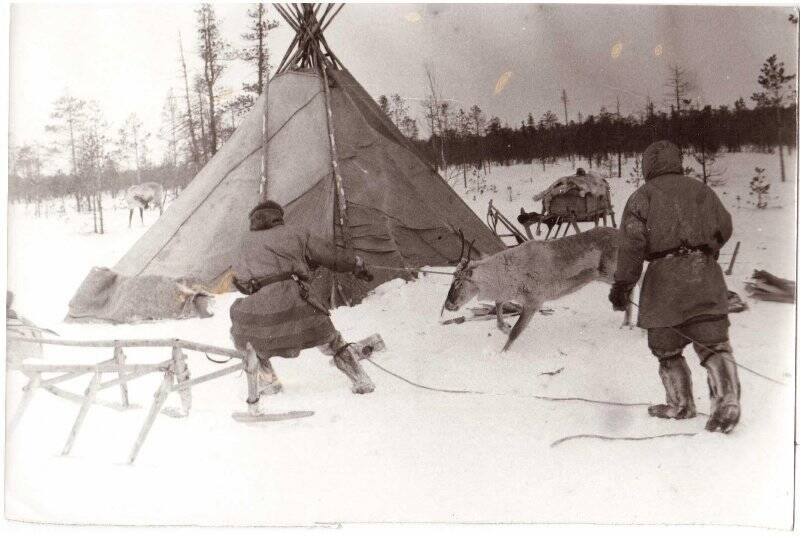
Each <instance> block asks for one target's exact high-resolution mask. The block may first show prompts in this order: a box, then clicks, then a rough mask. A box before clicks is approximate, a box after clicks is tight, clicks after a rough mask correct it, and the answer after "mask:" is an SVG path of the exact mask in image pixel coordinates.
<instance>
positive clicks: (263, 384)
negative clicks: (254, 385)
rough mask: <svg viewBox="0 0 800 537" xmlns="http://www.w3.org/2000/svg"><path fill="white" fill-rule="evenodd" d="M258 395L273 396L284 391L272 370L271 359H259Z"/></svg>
mask: <svg viewBox="0 0 800 537" xmlns="http://www.w3.org/2000/svg"><path fill="white" fill-rule="evenodd" d="M256 377H257V378H258V394H259V395H273V394H276V393H278V392H280V391H282V390H283V385H282V384H281V381H280V380H279V379H278V375H276V374H275V370H274V369H272V364H271V363H270V361H269V358H266V359H264V358H261V357H259V358H258V373H257V375H256Z"/></svg>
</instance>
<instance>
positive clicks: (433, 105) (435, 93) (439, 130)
mask: <svg viewBox="0 0 800 537" xmlns="http://www.w3.org/2000/svg"><path fill="white" fill-rule="evenodd" d="M425 76H426V78H427V79H428V96H427V97H426V98H425V100H424V101H423V102H422V106H423V107H424V108H425V119H427V120H428V127H429V128H430V131H431V140H432V141H433V142H434V148H433V149H434V151H436V146H435V142H436V141H437V139H438V142H439V150H438V151H436V153H437V159H439V161H438V166H437V167H439V168H441V169H442V170H446V169H447V159H446V158H445V150H444V146H445V144H444V136H445V133H444V129H443V125H442V100H441V97H440V95H439V86H438V84H437V83H436V77H435V76H434V74H433V69H432V68H431V66H429V65H425ZM445 112H446V110H445Z"/></svg>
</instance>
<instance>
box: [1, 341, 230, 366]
mask: <svg viewBox="0 0 800 537" xmlns="http://www.w3.org/2000/svg"><path fill="white" fill-rule="evenodd" d="M8 340H9V341H10V340H13V341H27V342H29V343H42V344H43V345H59V346H62V347H118V346H119V347H123V348H124V347H175V346H178V347H181V348H182V349H186V350H189V351H197V352H206V353H209V354H218V355H220V356H230V357H232V358H244V352H242V351H237V350H231V349H226V348H224V347H217V346H215V345H206V344H205V343H195V342H194V341H187V340H185V339H166V338H165V339H113V340H112V339H106V340H102V339H101V340H88V341H79V340H74V339H72V340H71V339H45V338H30V337H20V336H11V337H9V338H8ZM110 362H111V361H109V363H110ZM102 363H105V362H102ZM91 367H94V366H91Z"/></svg>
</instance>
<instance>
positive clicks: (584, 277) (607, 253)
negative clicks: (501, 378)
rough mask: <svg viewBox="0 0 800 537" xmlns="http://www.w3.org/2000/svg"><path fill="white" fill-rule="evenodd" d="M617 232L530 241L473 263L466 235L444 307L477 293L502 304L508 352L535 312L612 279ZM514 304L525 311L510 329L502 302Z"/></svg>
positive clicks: (499, 316)
mask: <svg viewBox="0 0 800 537" xmlns="http://www.w3.org/2000/svg"><path fill="white" fill-rule="evenodd" d="M618 233H619V232H618V231H617V230H616V229H614V228H608V227H597V228H594V229H592V230H589V231H586V232H585V233H579V234H577V235H572V236H569V237H563V238H560V239H556V240H551V241H533V240H532V241H527V242H524V243H522V244H520V245H519V246H515V247H513V248H509V249H507V250H504V251H502V252H498V253H496V254H494V255H491V256H489V257H486V258H484V259H480V260H477V261H471V259H470V254H471V250H472V243H470V244H469V245H468V246H467V248H466V257H465V251H464V246H465V241H464V238H463V236H462V239H461V240H462V244H461V249H462V252H461V261H460V262H459V264H458V266H457V267H456V270H455V272H454V273H453V283H452V285H451V286H450V290H449V292H448V293H447V300H446V301H445V303H444V307H445V308H447V310H448V311H458V309H460V308H461V307H462V306H463V305H464V304H466V303H467V302H469V301H470V300H472V298H473V297H476V296H477V297H478V299H479V300H493V301H494V302H495V304H496V305H497V326H498V328H500V329H501V330H502V331H503V332H504V333H508V334H509V336H508V341H506V344H505V346H504V347H503V351H506V350H508V349H509V347H511V344H512V343H514V340H516V339H517V337H519V335H520V333H521V332H522V331H523V330H524V329H525V327H527V326H528V323H530V321H531V318H532V317H533V314H534V313H535V312H536V311H537V310H538V309H539V308H540V307H541V306H542V304H543V303H545V302H548V301H550V300H555V299H557V298H561V297H562V296H565V295H568V294H570V293H574V292H575V291H577V290H578V289H580V288H581V287H583V286H585V285H586V284H588V283H590V282H593V281H602V282H606V283H609V284H611V283H613V279H614V272H615V271H616V268H617V249H618ZM506 302H515V303H517V304H519V305H520V306H522V312H521V313H520V316H519V319H518V320H517V322H516V324H515V325H514V328H511V330H510V333H509V328H510V327H509V325H508V324H506V323H505V321H504V320H503V304H504V303H506Z"/></svg>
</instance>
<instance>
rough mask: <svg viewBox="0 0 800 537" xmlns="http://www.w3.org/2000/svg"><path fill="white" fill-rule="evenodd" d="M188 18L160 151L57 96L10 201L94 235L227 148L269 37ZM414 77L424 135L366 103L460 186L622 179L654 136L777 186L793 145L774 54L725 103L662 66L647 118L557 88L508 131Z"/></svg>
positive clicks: (403, 113)
mask: <svg viewBox="0 0 800 537" xmlns="http://www.w3.org/2000/svg"><path fill="white" fill-rule="evenodd" d="M195 15H196V32H195V51H196V54H197V57H198V59H199V60H200V61H199V64H200V69H199V71H198V72H191V71H190V69H189V68H188V66H187V61H186V54H185V50H184V46H183V40H182V37H181V36H180V34H178V36H177V37H178V40H177V46H176V74H177V80H179V81H180V83H179V84H177V85H176V87H174V88H170V89H169V91H168V92H167V94H166V96H165V100H164V104H163V108H162V114H161V116H162V124H161V128H160V130H159V132H157V133H155V136H156V137H157V138H159V139H160V140H161V141H162V142H164V144H165V146H166V148H167V150H166V151H165V152H164V153H163V155H162V157H161V159H160V160H159V161H158V162H154V159H153V157H152V154H151V144H152V142H153V133H150V132H147V131H146V130H145V128H144V126H143V124H142V122H141V120H140V119H139V118H138V116H137V114H136V113H135V111H132V112H131V113H130V114H129V116H128V117H127V118H126V119H125V121H124V122H122V124H121V125H118V126H117V127H116V129H114V128H112V127H111V126H110V125H109V124H108V123H107V122H106V120H105V119H104V117H103V114H102V111H101V110H100V109H99V107H98V106H97V103H95V102H92V101H85V100H82V99H80V98H77V97H75V96H73V95H71V94H69V93H68V92H67V93H65V94H64V95H63V96H62V97H60V98H59V99H58V100H57V101H56V102H55V103H54V104H53V109H52V113H51V121H50V124H49V125H48V126H47V127H46V131H47V134H48V140H47V142H46V143H42V144H37V143H34V144H26V145H23V146H20V147H16V148H11V155H10V156H11V158H10V162H11V170H10V175H9V199H10V200H11V201H24V202H26V203H34V204H35V205H36V210H37V212H39V211H40V208H41V205H42V202H43V201H45V200H50V199H60V200H61V207H62V209H64V210H65V207H66V203H67V202H68V200H72V201H70V202H69V203H70V204H74V207H75V209H77V210H78V211H79V212H81V211H91V212H92V214H93V215H94V221H95V230H96V231H97V232H98V233H102V232H103V221H102V194H103V193H108V194H111V195H112V196H114V197H115V196H117V195H118V193H119V192H120V191H122V190H124V189H125V188H127V187H128V186H130V185H132V184H136V183H141V182H147V181H154V182H158V183H160V184H162V185H164V187H165V189H166V190H167V191H168V192H171V194H172V195H173V196H177V195H178V193H179V191H180V190H181V189H182V188H183V187H184V186H185V185H186V184H188V183H189V181H191V180H192V178H193V177H194V176H195V174H196V173H197V172H198V171H199V170H200V169H201V168H202V167H203V165H205V163H206V162H207V161H208V160H209V159H211V158H212V157H213V156H214V154H215V153H216V152H217V151H218V150H219V148H220V147H221V146H222V145H223V144H224V143H225V142H226V141H227V139H228V138H229V137H230V135H231V134H232V133H233V131H234V130H235V129H236V127H237V123H238V122H239V121H240V119H241V117H242V116H243V115H244V114H246V113H247V112H248V111H249V110H250V109H251V108H252V106H253V105H254V103H255V101H256V99H257V98H258V96H259V95H260V94H261V92H262V90H263V89H264V86H265V84H266V82H267V80H269V77H270V72H271V69H272V66H271V64H270V53H269V48H268V45H267V43H268V37H269V32H270V31H271V30H273V29H274V28H276V27H277V26H278V22H277V21H276V20H273V19H272V18H271V17H270V16H269V13H268V12H267V8H266V7H265V6H264V4H256V5H254V6H252V7H251V8H250V9H248V11H247V15H248V25H247V27H246V28H245V32H244V33H242V34H241V38H242V41H243V42H244V46H242V47H239V48H236V47H234V46H232V45H231V44H230V43H228V42H227V41H226V40H225V39H223V37H222V34H221V32H220V26H221V21H220V20H218V18H217V17H216V15H215V13H214V9H213V6H212V5H211V4H202V5H201V6H200V7H199V8H198V9H197V10H196V11H195ZM233 61H242V62H246V63H247V64H248V65H250V66H251V67H253V71H254V73H253V76H252V79H250V80H248V81H246V82H245V83H243V84H242V85H241V87H240V88H239V89H238V90H234V89H231V88H226V87H223V85H222V82H221V80H222V78H221V77H222V75H223V73H224V72H225V70H226V69H227V68H228V67H229V65H230V64H231V62H233ZM425 74H426V81H427V84H428V94H427V96H426V98H425V99H424V100H423V101H422V102H421V108H422V117H423V118H424V120H423V121H424V123H423V125H424V127H425V128H426V129H427V133H429V134H428V135H427V137H426V138H421V137H420V128H419V127H420V125H419V124H418V120H417V119H416V118H415V117H414V115H413V114H412V111H411V107H410V106H409V104H408V103H407V101H406V100H405V99H403V98H402V97H401V96H400V95H398V94H394V95H391V96H388V97H387V96H385V95H381V96H379V97H378V98H377V99H376V100H377V103H378V106H379V107H380V108H381V109H382V110H383V112H384V113H385V114H386V115H387V116H388V117H389V118H390V119H391V120H392V121H393V122H394V123H395V124H396V125H397V127H398V128H399V130H400V131H401V132H402V133H403V135H405V136H406V137H407V138H408V139H409V140H411V141H412V142H413V143H414V144H415V145H416V146H417V147H418V149H419V150H420V152H421V153H422V154H423V155H424V156H426V157H427V158H428V160H429V161H430V163H431V164H433V165H434V166H435V167H436V168H437V169H439V170H440V172H441V173H442V174H443V175H444V176H445V178H446V179H448V181H450V182H451V183H453V182H454V181H456V180H459V178H461V179H463V181H464V185H465V187H466V186H467V182H468V179H469V180H473V181H474V180H479V179H475V178H479V177H480V174H479V173H477V171H478V170H480V171H485V170H486V169H487V168H488V167H490V166H491V165H494V164H500V165H507V164H513V163H533V162H537V163H539V164H541V166H542V167H543V169H546V167H547V165H548V164H550V163H553V162H555V161H556V160H557V159H559V158H568V159H572V160H573V161H574V160H575V159H580V160H582V161H585V162H587V163H588V166H589V167H590V168H600V169H602V171H603V172H604V173H605V174H606V175H609V176H612V175H617V176H618V177H621V176H622V162H623V160H624V159H627V158H631V157H633V158H638V157H637V155H638V154H640V153H641V152H642V151H643V150H644V149H645V148H646V147H647V145H649V144H650V143H651V142H653V141H655V140H659V139H664V138H666V139H670V140H672V141H674V142H676V143H677V144H678V145H679V146H680V147H681V150H682V151H683V152H684V153H685V154H687V155H691V156H692V157H694V159H695V161H696V163H697V168H698V175H699V177H701V178H702V179H703V180H704V181H709V180H713V178H714V176H715V170H714V161H715V160H716V159H717V158H718V156H719V153H720V152H721V151H728V152H739V151H743V150H755V151H765V152H772V151H774V150H775V149H776V148H777V150H778V155H779V158H780V160H781V175H782V177H783V176H784V175H785V172H784V165H783V148H784V146H790V147H795V146H796V139H795V135H794V133H795V131H796V104H795V98H796V94H795V92H794V91H793V88H792V86H791V82H792V81H793V80H794V78H795V75H789V74H787V73H786V72H785V67H784V64H783V62H779V61H778V60H777V58H776V57H775V56H774V55H773V56H771V57H770V58H768V59H767V60H766V62H764V65H763V66H762V68H761V71H760V74H759V75H758V78H757V82H758V84H759V86H760V88H761V90H762V91H759V92H756V93H754V94H753V95H752V96H751V97H750V98H749V99H748V100H747V101H746V100H745V99H744V98H740V99H738V100H736V101H735V102H734V103H733V105H732V106H727V105H720V106H708V105H703V106H701V105H700V104H699V103H698V102H697V101H695V100H693V99H692V98H691V94H692V90H693V89H694V88H693V86H692V83H691V80H690V76H689V75H690V73H688V72H687V71H686V70H685V69H683V68H681V67H680V66H671V67H670V69H669V72H668V73H667V76H666V82H665V97H666V98H667V103H668V104H667V106H666V107H665V108H664V109H656V106H655V104H654V103H653V102H652V101H651V100H649V99H648V102H647V104H646V105H645V106H644V108H643V109H642V110H640V111H638V112H637V113H635V114H628V115H622V114H621V113H620V105H619V99H618V100H617V103H616V108H615V110H613V111H610V110H608V109H607V108H606V107H602V108H601V109H600V111H599V112H597V113H593V114H589V115H587V116H585V117H584V116H583V114H582V113H580V112H578V113H577V114H576V115H573V117H570V115H569V109H568V106H569V103H570V101H569V98H568V95H567V92H566V90H562V91H561V92H560V101H561V103H562V104H563V107H564V109H563V112H564V116H563V121H562V120H561V118H559V116H558V115H557V114H556V113H554V112H553V111H550V110H548V111H546V112H545V113H543V114H542V115H541V116H540V117H539V118H538V119H537V118H535V117H534V115H533V114H532V113H529V114H527V117H526V119H525V120H523V121H522V122H520V124H519V125H516V126H510V125H509V124H507V123H506V122H504V121H502V120H501V119H500V118H498V117H487V115H486V114H485V112H484V111H483V110H482V109H481V108H480V107H479V106H478V105H474V106H471V107H469V108H468V109H464V108H456V107H455V106H453V104H452V101H451V100H448V99H445V98H443V97H442V91H441V89H440V87H439V86H440V85H439V83H438V82H437V80H436V77H435V76H434V73H433V70H432V69H431V68H430V67H427V66H426V68H425ZM751 104H752V106H751ZM55 161H58V162H59V163H60V164H61V165H60V166H59V169H58V170H57V171H56V172H54V173H47V174H46V173H44V172H43V170H45V169H46V168H48V167H49V168H52V167H53V165H52V164H53V162H55Z"/></svg>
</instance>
